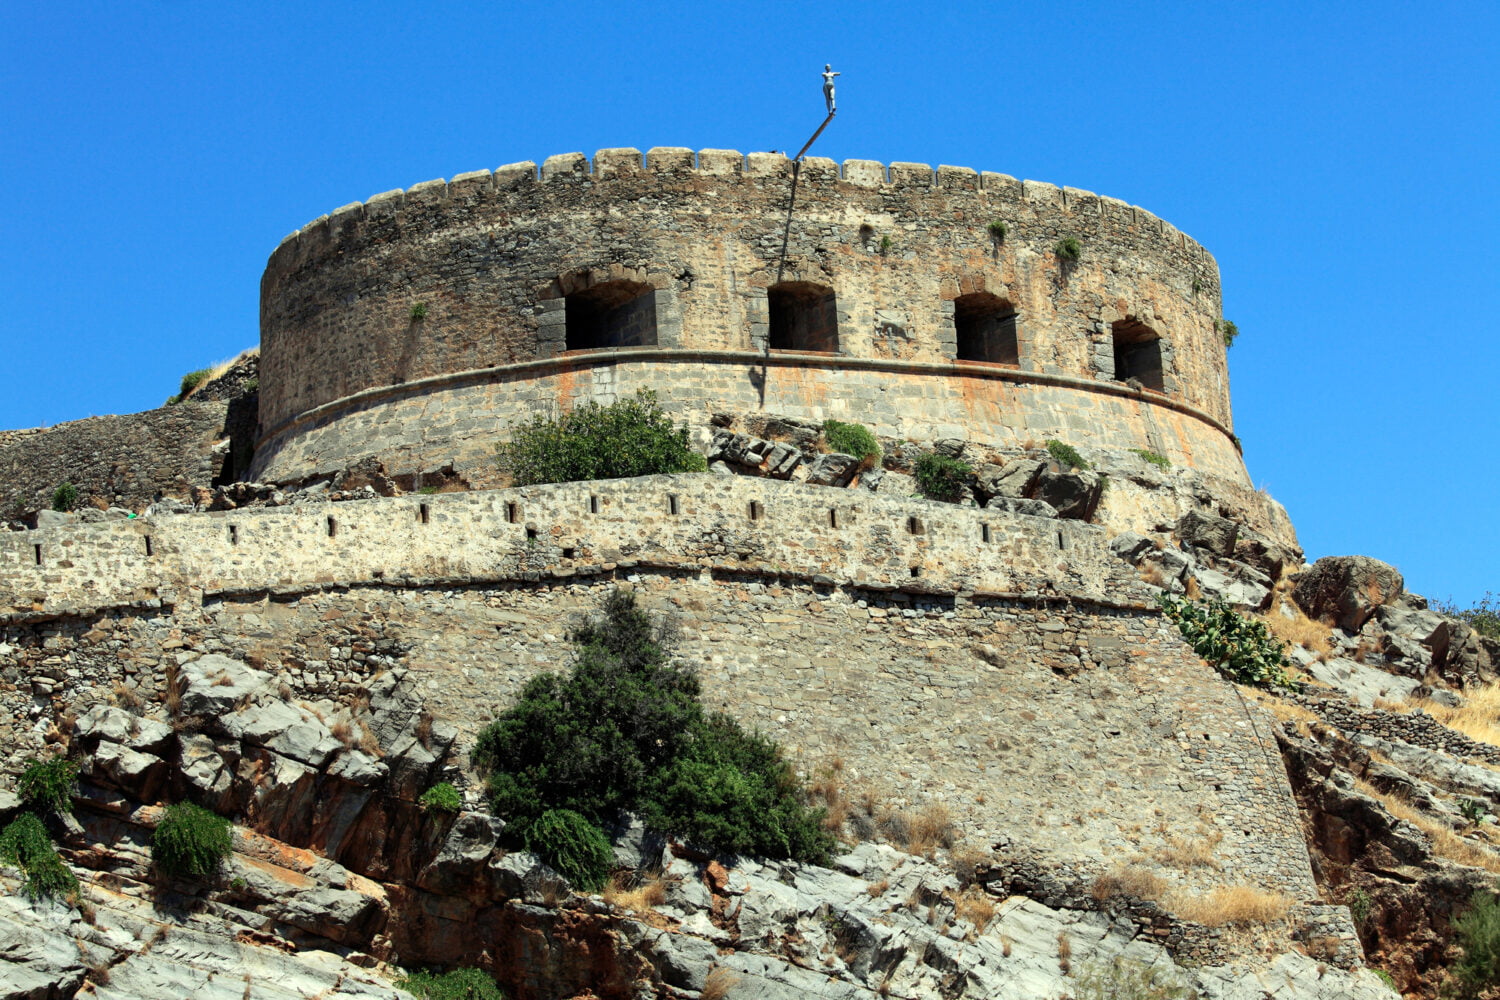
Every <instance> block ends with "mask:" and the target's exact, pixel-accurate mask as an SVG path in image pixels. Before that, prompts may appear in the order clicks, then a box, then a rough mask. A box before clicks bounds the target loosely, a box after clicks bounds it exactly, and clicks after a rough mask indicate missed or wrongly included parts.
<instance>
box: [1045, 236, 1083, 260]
mask: <svg viewBox="0 0 1500 1000" xmlns="http://www.w3.org/2000/svg"><path fill="white" fill-rule="evenodd" d="M1052 251H1053V253H1055V254H1057V257H1058V259H1059V260H1066V261H1076V260H1077V259H1078V258H1079V257H1081V256H1083V244H1082V243H1079V242H1078V240H1077V238H1076V237H1073V236H1069V237H1066V238H1065V239H1061V240H1058V241H1057V243H1056V245H1054V246H1053V247H1052Z"/></svg>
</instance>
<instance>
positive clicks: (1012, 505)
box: [984, 496, 1058, 517]
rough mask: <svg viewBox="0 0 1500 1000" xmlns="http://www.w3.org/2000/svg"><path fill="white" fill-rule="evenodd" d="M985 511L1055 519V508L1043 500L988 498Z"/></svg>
mask: <svg viewBox="0 0 1500 1000" xmlns="http://www.w3.org/2000/svg"><path fill="white" fill-rule="evenodd" d="M984 509H985V510H999V511H1004V512H1006V513H1007V514H1025V515H1026V516H1028V517H1057V516H1058V512H1057V508H1056V507H1054V506H1052V505H1051V504H1050V503H1047V502H1046V501H1045V500H1018V499H1016V498H1015V497H1002V496H995V497H990V498H989V500H987V501H985V504H984Z"/></svg>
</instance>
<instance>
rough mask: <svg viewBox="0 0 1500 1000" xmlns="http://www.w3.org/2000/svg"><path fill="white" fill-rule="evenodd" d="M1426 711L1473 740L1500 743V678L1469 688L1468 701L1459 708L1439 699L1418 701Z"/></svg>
mask: <svg viewBox="0 0 1500 1000" xmlns="http://www.w3.org/2000/svg"><path fill="white" fill-rule="evenodd" d="M1417 704H1418V705H1419V706H1420V707H1421V709H1422V711H1424V712H1426V713H1427V714H1428V715H1431V716H1432V717H1433V718H1435V719H1437V720H1438V721H1439V722H1441V723H1442V724H1443V725H1445V726H1447V727H1448V728H1449V729H1456V730H1458V731H1459V732H1461V733H1463V734H1464V735H1465V736H1468V737H1470V738H1471V739H1475V740H1478V741H1479V742H1481V743H1488V744H1490V745H1491V746H1500V681H1491V682H1490V683H1488V684H1484V685H1480V686H1477V687H1472V688H1469V689H1468V690H1467V691H1465V692H1464V702H1463V704H1462V705H1460V706H1458V707H1457V708H1451V707H1449V706H1447V705H1439V704H1438V703H1437V702H1435V701H1428V700H1426V699H1420V700H1418V702H1417Z"/></svg>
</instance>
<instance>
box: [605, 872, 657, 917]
mask: <svg viewBox="0 0 1500 1000" xmlns="http://www.w3.org/2000/svg"><path fill="white" fill-rule="evenodd" d="M604 901H605V902H606V903H608V904H609V905H611V906H614V907H617V908H618V909H622V910H630V911H631V912H633V913H649V912H650V911H652V910H654V909H656V908H657V907H658V906H660V905H661V904H663V903H665V902H666V901H667V887H666V884H665V883H664V882H662V880H661V878H660V877H656V878H649V879H647V880H646V881H644V882H642V883H640V884H639V885H635V886H631V885H629V884H628V873H627V878H626V879H621V878H618V877H617V878H614V879H611V880H610V883H609V885H607V886H605V887H604Z"/></svg>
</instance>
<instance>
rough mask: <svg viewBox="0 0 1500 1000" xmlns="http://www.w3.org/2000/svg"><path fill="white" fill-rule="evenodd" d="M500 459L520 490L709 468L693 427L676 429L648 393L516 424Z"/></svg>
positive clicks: (650, 393) (501, 449) (654, 396)
mask: <svg viewBox="0 0 1500 1000" xmlns="http://www.w3.org/2000/svg"><path fill="white" fill-rule="evenodd" d="M496 458H497V461H498V462H499V464H500V467H501V468H502V469H504V470H505V471H506V472H509V473H510V475H511V478H512V479H513V480H514V482H515V484H516V485H517V486H530V485H532V484H534V483H571V482H577V481H578V480H582V479H623V478H626V477H628V476H650V475H656V474H658V473H666V472H703V471H705V470H706V469H707V468H708V464H707V462H705V461H704V459H703V456H702V455H700V454H698V453H697V452H695V451H693V450H692V449H691V448H689V447H688V443H687V428H685V427H683V428H676V429H674V428H673V427H672V421H671V418H669V417H668V416H667V414H666V413H664V412H663V411H662V409H661V407H660V406H659V405H658V404H657V401H656V394H655V393H654V392H651V391H650V390H648V389H642V390H640V391H639V392H637V393H636V395H635V398H634V399H622V400H619V401H618V402H614V403H611V404H609V405H608V406H602V405H600V404H598V403H594V402H587V403H582V404H580V405H578V406H576V407H574V408H573V410H572V411H570V412H568V413H566V414H564V415H563V416H561V417H559V418H557V419H555V420H554V419H550V418H547V417H536V418H534V419H532V420H531V421H529V422H527V423H524V424H521V425H519V426H516V427H514V428H513V430H512V434H511V440H510V442H509V443H508V444H503V445H500V446H499V447H498V448H497V449H496Z"/></svg>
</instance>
